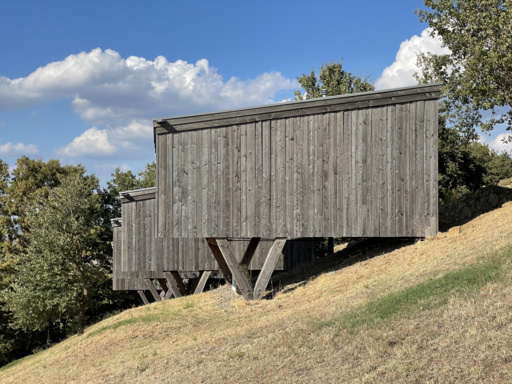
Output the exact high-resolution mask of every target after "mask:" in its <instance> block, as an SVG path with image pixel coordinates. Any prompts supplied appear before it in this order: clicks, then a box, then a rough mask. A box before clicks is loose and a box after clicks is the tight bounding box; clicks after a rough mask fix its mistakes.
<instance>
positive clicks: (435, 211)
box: [427, 100, 439, 236]
mask: <svg viewBox="0 0 512 384" xmlns="http://www.w3.org/2000/svg"><path fill="white" fill-rule="evenodd" d="M429 103H431V104H432V106H431V109H429V111H431V115H430V116H431V119H430V124H431V125H430V128H431V132H430V133H431V136H430V169H431V170H432V171H431V172H432V175H431V177H430V205H431V216H430V234H428V235H427V236H436V235H437V232H438V231H439V222H438V215H439V196H438V191H439V189H438V176H439V163H438V145H439V143H438V142H439V136H438V135H439V133H438V129H439V127H438V113H439V111H438V108H439V102H438V101H437V100H431V101H429Z"/></svg>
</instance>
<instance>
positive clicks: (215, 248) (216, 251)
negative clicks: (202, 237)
mask: <svg viewBox="0 0 512 384" xmlns="http://www.w3.org/2000/svg"><path fill="white" fill-rule="evenodd" d="M206 240H207V242H208V245H209V246H210V249H211V251H212V253H213V257H214V258H215V260H216V261H217V264H219V268H220V270H221V271H222V274H223V275H224V280H226V282H227V283H229V284H231V283H232V279H233V276H232V274H231V271H230V268H229V267H228V265H227V264H226V260H224V256H223V255H222V252H221V251H220V248H219V245H218V244H217V241H216V240H215V238H213V237H210V238H207V239H206Z"/></svg>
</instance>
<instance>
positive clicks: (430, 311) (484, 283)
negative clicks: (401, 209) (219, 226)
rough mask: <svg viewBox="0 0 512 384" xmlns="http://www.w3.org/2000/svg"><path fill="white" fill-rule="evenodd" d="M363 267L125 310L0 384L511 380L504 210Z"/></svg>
mask: <svg viewBox="0 0 512 384" xmlns="http://www.w3.org/2000/svg"><path fill="white" fill-rule="evenodd" d="M360 259H364V260H359V261H358V262H356V261H357V260H356V261H355V260H350V261H346V262H341V261H338V262H336V258H335V257H333V259H332V260H333V262H332V265H335V267H331V269H330V270H329V271H327V272H325V273H322V274H319V275H318V276H316V277H312V278H309V279H306V278H305V279H306V281H305V282H300V281H299V282H298V284H294V285H293V286H289V287H284V289H282V290H281V292H280V293H277V294H276V295H275V297H274V298H273V299H272V300H262V301H259V302H245V301H243V300H242V299H239V298H237V297H235V296H234V294H233V293H232V291H231V290H230V289H229V288H227V287H224V288H221V289H218V290H215V291H210V292H207V293H204V294H201V295H197V296H191V297H185V298H181V299H176V300H170V301H166V302H160V303H155V304H151V305H148V306H145V307H139V308H135V309H132V310H129V311H125V312H123V313H122V314H120V315H118V316H115V317H112V318H109V319H107V320H105V321H103V322H101V323H99V324H97V325H95V326H92V327H90V328H89V329H87V330H86V333H85V335H84V336H81V337H72V338H70V339H68V340H66V341H64V342H62V343H60V344H58V345H56V346H55V347H53V348H51V349H48V350H46V351H43V352H40V353H38V354H36V355H33V356H29V357H27V358H25V359H22V360H19V361H16V362H14V363H12V364H10V365H9V366H7V367H4V368H3V369H2V370H0V382H2V383H104V382H124V383H150V382H159V383H160V382H169V383H174V382H175V383H182V382H190V383H224V382H226V383H260V382H263V383H330V382H332V383H341V382H362V383H382V382H393V383H410V382H421V383H424V382H442V383H451V382H453V383H459V382H475V383H481V382H486V383H493V382H512V204H511V203H508V204H506V205H505V206H504V207H503V208H501V209H498V210H495V211H493V212H490V213H487V214H485V215H482V216H480V217H478V218H477V219H475V220H473V221H472V222H470V223H468V224H466V225H465V226H464V227H462V229H461V233H460V234H459V235H458V236H455V237H448V235H447V234H446V233H443V234H441V235H439V236H438V237H436V238H432V239H428V240H426V241H422V242H418V243H416V244H412V245H406V246H403V247H396V246H395V247H393V246H391V245H386V246H384V245H383V246H380V247H377V248H376V249H374V250H372V251H371V252H370V253H369V254H367V255H362V256H360ZM311 270H314V268H311ZM295 277H297V276H295ZM281 288H283V287H281Z"/></svg>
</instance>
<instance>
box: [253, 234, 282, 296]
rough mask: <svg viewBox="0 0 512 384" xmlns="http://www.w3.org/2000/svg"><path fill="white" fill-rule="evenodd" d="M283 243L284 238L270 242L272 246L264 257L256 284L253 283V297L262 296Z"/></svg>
mask: <svg viewBox="0 0 512 384" xmlns="http://www.w3.org/2000/svg"><path fill="white" fill-rule="evenodd" d="M285 244H286V239H276V240H274V244H272V247H271V248H270V251H269V252H268V255H267V258H266V259H265V264H263V268H262V269H261V272H260V274H259V276H258V280H256V284H255V285H254V299H256V300H260V299H261V298H262V297H263V294H264V293H265V289H266V288H267V285H268V282H269V281H270V278H271V277H272V272H274V268H275V267H276V264H277V260H278V259H279V256H280V255H281V252H282V250H283V248H284V245H285Z"/></svg>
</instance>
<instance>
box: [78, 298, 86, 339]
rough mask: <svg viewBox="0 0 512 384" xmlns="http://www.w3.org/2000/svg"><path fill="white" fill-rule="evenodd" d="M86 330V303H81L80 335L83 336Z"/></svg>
mask: <svg viewBox="0 0 512 384" xmlns="http://www.w3.org/2000/svg"><path fill="white" fill-rule="evenodd" d="M84 329H85V302H80V316H79V317H78V334H79V335H83V333H84Z"/></svg>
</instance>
